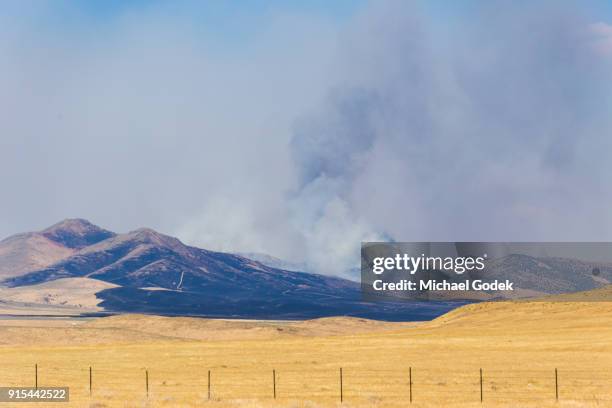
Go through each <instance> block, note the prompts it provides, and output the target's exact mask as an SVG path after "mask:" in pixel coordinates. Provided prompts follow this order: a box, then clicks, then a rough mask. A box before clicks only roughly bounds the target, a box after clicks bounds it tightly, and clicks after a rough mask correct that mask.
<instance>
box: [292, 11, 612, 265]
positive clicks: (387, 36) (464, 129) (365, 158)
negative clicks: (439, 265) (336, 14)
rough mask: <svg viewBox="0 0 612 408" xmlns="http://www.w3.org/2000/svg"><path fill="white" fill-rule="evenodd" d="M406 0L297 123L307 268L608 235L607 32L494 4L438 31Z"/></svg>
mask: <svg viewBox="0 0 612 408" xmlns="http://www.w3.org/2000/svg"><path fill="white" fill-rule="evenodd" d="M406 3H407V2H397V3H385V5H383V6H379V7H376V9H374V10H370V11H369V13H368V14H367V16H366V17H364V18H362V19H361V20H359V21H358V22H357V23H356V26H355V27H353V31H351V32H350V34H348V35H347V37H346V38H345V44H344V45H345V48H344V49H345V54H344V60H343V61H342V64H343V65H342V69H341V74H342V79H341V81H339V84H338V86H337V87H336V88H335V89H334V90H333V92H331V95H330V96H329V98H328V102H327V104H326V105H325V106H324V107H323V108H322V109H321V110H320V111H319V112H315V113H313V114H311V115H310V116H309V117H307V118H304V119H302V120H301V121H300V122H299V124H298V125H297V127H296V130H295V133H294V138H293V140H292V144H291V145H292V152H293V155H294V157H295V161H296V164H297V165H298V167H299V170H300V188H299V189H298V190H297V192H296V195H295V201H296V202H297V203H298V204H296V205H297V207H298V208H299V210H297V211H295V212H296V213H297V214H300V216H304V215H305V214H306V217H307V218H306V219H307V220H308V222H307V226H306V227H305V231H307V233H308V234H310V235H309V240H310V241H311V242H319V243H320V244H321V245H320V246H319V247H318V248H317V249H316V254H317V256H311V257H310V259H315V260H316V259H318V258H317V257H318V256H320V258H321V260H320V261H319V262H318V263H317V266H318V267H319V268H322V267H323V265H325V262H326V260H328V259H340V258H341V259H344V260H349V259H351V257H350V256H349V255H348V254H347V253H346V252H344V253H343V252H342V250H343V249H347V248H346V247H345V245H346V243H347V242H350V243H351V244H352V245H353V247H352V248H351V251H352V253H353V258H352V259H356V251H357V249H356V248H355V246H356V245H357V243H358V241H360V240H369V239H376V238H377V237H384V238H387V239H393V240H398V241H402V240H404V241H413V240H416V241H423V240H451V241H453V240H478V241H485V240H553V241H556V240H605V239H611V238H612V224H611V221H612V215H611V212H610V210H609V208H610V205H611V204H612V200H611V199H612V183H610V177H611V176H612V164H611V163H612V162H611V161H610V160H609V158H608V155H609V152H610V151H612V150H611V147H612V137H611V136H612V135H611V132H612V126H611V125H612V115H610V112H611V111H610V108H611V104H610V102H611V101H612V100H611V97H612V92H611V91H612V69H611V68H612V64H611V62H612V61H611V58H610V53H609V51H610V38H611V37H612V36H611V35H610V26H608V25H606V24H603V23H595V24H594V23H593V21H592V20H589V17H588V16H586V15H580V14H579V13H577V12H576V11H577V10H575V9H568V8H565V6H564V7H561V6H559V5H558V3H557V4H555V3H548V4H547V5H546V6H542V5H539V6H528V5H526V4H525V3H522V2H521V3H516V2H514V3H510V2H508V3H497V2H496V3H495V6H494V8H495V9H493V6H492V7H491V9H488V8H485V7H481V8H480V9H478V10H475V11H473V12H472V13H471V14H470V15H469V16H468V18H467V19H465V20H464V21H463V22H461V23H459V24H458V25H455V26H453V27H447V28H446V30H441V29H440V27H436V26H434V25H432V24H428V21H427V20H426V19H423V18H419V16H418V13H417V12H416V11H415V10H411V9H409V6H407V4H406ZM502 4H503V5H502ZM330 212H331V213H330ZM338 213H340V215H339V214H338ZM341 254H343V255H344V256H342V255H341Z"/></svg>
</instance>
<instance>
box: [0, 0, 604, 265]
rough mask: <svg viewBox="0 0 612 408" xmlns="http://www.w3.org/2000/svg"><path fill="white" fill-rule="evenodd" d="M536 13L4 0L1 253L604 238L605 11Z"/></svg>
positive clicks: (466, 7) (563, 6)
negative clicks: (168, 240) (13, 244)
mask: <svg viewBox="0 0 612 408" xmlns="http://www.w3.org/2000/svg"><path fill="white" fill-rule="evenodd" d="M533 3H534V2H527V1H524V2H523V1H518V2H517V1H514V2H495V3H494V4H493V3H491V2H480V1H466V2H448V1H428V2H423V3H420V2H408V1H378V2H367V1H348V0H347V1H333V2H329V1H322V0H321V1H309V2H303V1H289V2H287V1H280V0H279V1H263V0H260V1H255V0H252V1H240V2H238V1H237V2H212V1H211V2H203V1H143V0H137V1H89V2H87V1H78V2H75V1H48V2H43V1H29V2H28V1H15V2H4V3H3V7H2V11H0V89H1V90H2V92H1V93H0V174H2V189H1V190H0V191H1V192H2V195H1V200H0V236H8V235H10V234H13V233H17V232H22V231H28V230H37V229H41V228H44V227H46V226H48V225H50V224H53V223H55V222H57V221H59V220H61V219H63V218H69V217H82V218H87V219H89V220H91V221H92V222H94V223H96V224H98V225H101V226H103V227H106V228H109V229H112V230H115V231H118V232H124V231H128V230H132V229H135V228H138V227H141V226H147V227H152V228H155V229H158V230H160V231H161V232H164V233H168V234H171V235H176V236H178V237H179V238H181V239H182V240H183V241H185V242H187V243H190V244H195V245H199V246H202V247H205V248H209V249H217V250H226V251H249V252H266V253H270V254H273V255H276V256H280V257H283V258H287V259H292V260H296V261H302V260H305V261H307V262H308V263H309V265H310V267H311V269H312V270H315V271H319V272H324V273H332V274H341V273H344V271H345V270H346V269H347V268H349V267H350V266H351V265H353V264H355V263H356V262H357V261H358V257H357V255H358V250H359V243H360V241H362V240H373V239H394V240H405V241H411V240H503V241H509V240H552V241H554V240H612V211H611V208H612V182H611V180H612V161H611V160H610V158H609V155H610V153H611V152H612V114H611V113H612V109H611V108H612V6H610V5H609V4H608V3H609V2H606V1H597V2H587V1H574V2H569V1H568V2H560V1H550V2H545V1H543V2H538V3H537V5H534V4H533Z"/></svg>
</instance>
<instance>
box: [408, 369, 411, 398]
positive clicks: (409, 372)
mask: <svg viewBox="0 0 612 408" xmlns="http://www.w3.org/2000/svg"><path fill="white" fill-rule="evenodd" d="M408 380H409V382H408V384H409V386H410V403H411V404H412V367H408Z"/></svg>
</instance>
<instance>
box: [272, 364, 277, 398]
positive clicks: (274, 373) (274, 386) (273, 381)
mask: <svg viewBox="0 0 612 408" xmlns="http://www.w3.org/2000/svg"><path fill="white" fill-rule="evenodd" d="M272 387H273V389H274V399H276V370H274V369H273V370H272Z"/></svg>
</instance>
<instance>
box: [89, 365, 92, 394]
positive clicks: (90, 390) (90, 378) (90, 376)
mask: <svg viewBox="0 0 612 408" xmlns="http://www.w3.org/2000/svg"><path fill="white" fill-rule="evenodd" d="M91 383H92V374H91V366H89V396H90V397H91V394H92V387H91Z"/></svg>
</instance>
